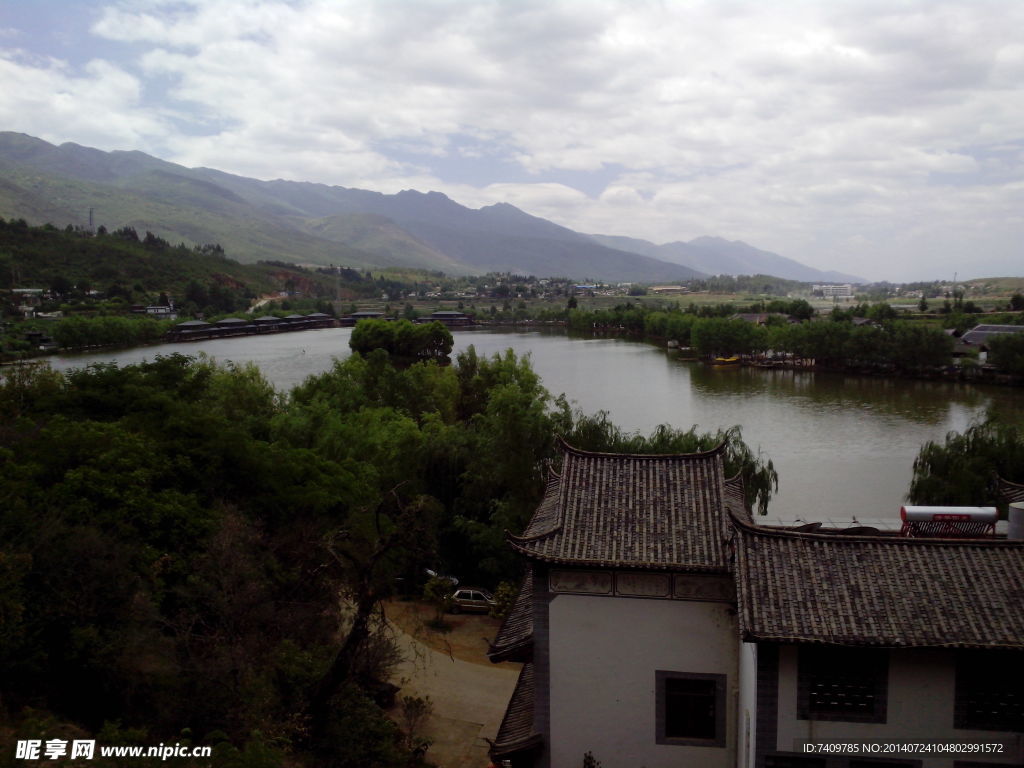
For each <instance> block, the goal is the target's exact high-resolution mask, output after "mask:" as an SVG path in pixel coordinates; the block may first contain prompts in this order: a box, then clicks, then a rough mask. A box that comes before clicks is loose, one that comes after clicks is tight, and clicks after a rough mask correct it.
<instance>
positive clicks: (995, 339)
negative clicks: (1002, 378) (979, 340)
mask: <svg viewBox="0 0 1024 768" xmlns="http://www.w3.org/2000/svg"><path fill="white" fill-rule="evenodd" d="M988 348H989V361H990V362H991V363H992V364H993V365H994V366H996V367H997V368H999V369H1000V370H1003V371H1007V372H1008V373H1015V374H1018V375H1019V374H1024V327H1022V328H1021V329H1020V331H1019V332H1018V333H1000V334H995V335H992V336H990V337H989V339H988Z"/></svg>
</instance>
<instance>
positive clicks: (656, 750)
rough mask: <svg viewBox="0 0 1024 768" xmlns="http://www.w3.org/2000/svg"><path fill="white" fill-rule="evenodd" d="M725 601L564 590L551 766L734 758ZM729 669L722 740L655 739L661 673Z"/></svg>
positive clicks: (553, 608)
mask: <svg viewBox="0 0 1024 768" xmlns="http://www.w3.org/2000/svg"><path fill="white" fill-rule="evenodd" d="M734 614H735V610H734V609H733V608H732V606H731V605H729V604H728V603H720V602H697V601H687V600H655V599H644V598H630V597H599V596H591V595H571V594H561V595H557V596H555V597H554V598H552V600H551V603H550V604H549V622H550V624H549V648H550V670H551V676H550V697H551V698H550V702H551V724H550V725H551V730H550V738H549V740H548V747H549V749H550V751H551V760H550V765H551V766H552V767H553V768H562V767H563V766H565V767H570V766H578V765H581V764H582V762H583V755H584V753H585V752H587V751H590V752H592V753H593V754H594V757H595V758H596V759H597V760H599V761H600V762H601V765H602V768H641V767H644V768H662V767H665V768H667V767H668V766H673V767H675V766H680V765H700V766H706V767H707V768H726V767H727V766H728V767H729V768H731V766H734V765H735V764H736V748H735V747H736V733H737V731H736V698H737V691H738V685H739V681H738V667H737V655H738V637H737V630H736V619H735V615H734ZM656 670H667V671H672V672H697V673H707V674H725V675H727V676H728V677H727V682H726V696H727V707H726V712H727V716H726V722H727V726H726V747H724V748H722V747H700V746H677V745H665V744H660V745H659V744H656V743H655V706H656V702H655V671H656Z"/></svg>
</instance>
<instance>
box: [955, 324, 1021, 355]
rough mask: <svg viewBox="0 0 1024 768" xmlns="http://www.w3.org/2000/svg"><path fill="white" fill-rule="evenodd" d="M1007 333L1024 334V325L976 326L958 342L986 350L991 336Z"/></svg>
mask: <svg viewBox="0 0 1024 768" xmlns="http://www.w3.org/2000/svg"><path fill="white" fill-rule="evenodd" d="M1007 333H1024V325H991V324H988V325H985V324H982V325H976V326H974V327H973V328H971V330H969V331H966V332H964V333H963V334H962V335H961V336H960V341H961V342H962V343H964V344H970V345H971V346H973V347H980V348H981V349H987V348H988V340H989V339H990V338H992V337H993V336H1001V335H1003V334H1007Z"/></svg>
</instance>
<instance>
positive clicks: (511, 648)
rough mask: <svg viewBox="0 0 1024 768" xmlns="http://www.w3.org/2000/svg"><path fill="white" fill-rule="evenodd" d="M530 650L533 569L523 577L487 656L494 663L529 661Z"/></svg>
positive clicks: (531, 639) (531, 637) (531, 638)
mask: <svg viewBox="0 0 1024 768" xmlns="http://www.w3.org/2000/svg"><path fill="white" fill-rule="evenodd" d="M532 650H533V570H532V569H529V570H527V572H526V576H524V577H523V583H522V585H521V586H520V587H519V593H518V594H517V595H516V600H515V602H514V603H513V604H512V609H511V610H510V611H509V612H508V615H507V616H506V617H505V620H504V621H503V622H502V623H501V629H499V630H498V636H497V637H495V638H494V642H493V643H491V647H490V649H489V650H488V651H487V657H488V658H489V659H490V660H491V661H492V662H494V663H495V664H497V663H498V662H500V661H529V660H530V655H531V651H532Z"/></svg>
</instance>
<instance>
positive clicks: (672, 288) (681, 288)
mask: <svg viewBox="0 0 1024 768" xmlns="http://www.w3.org/2000/svg"><path fill="white" fill-rule="evenodd" d="M647 290H648V292H650V293H664V294H672V293H689V292H690V289H689V288H687V287H686V286H685V285H652V286H651V287H650V288H648V289H647Z"/></svg>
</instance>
